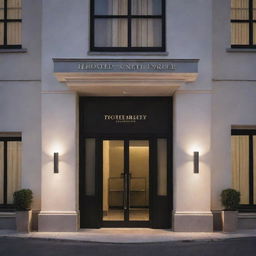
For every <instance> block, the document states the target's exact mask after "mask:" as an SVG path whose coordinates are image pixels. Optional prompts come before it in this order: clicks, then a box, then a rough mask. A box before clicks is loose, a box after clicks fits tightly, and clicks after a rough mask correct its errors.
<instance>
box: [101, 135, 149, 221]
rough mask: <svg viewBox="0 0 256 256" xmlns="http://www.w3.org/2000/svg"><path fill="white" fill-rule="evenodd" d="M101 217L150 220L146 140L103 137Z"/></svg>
mask: <svg viewBox="0 0 256 256" xmlns="http://www.w3.org/2000/svg"><path fill="white" fill-rule="evenodd" d="M102 150H103V164H102V174H103V175H102V177H103V179H102V181H103V182H102V183H103V184H102V185H103V189H102V199H103V200H102V211H103V212H102V220H103V223H105V224H106V225H108V224H111V223H113V222H118V223H120V222H121V223H123V224H128V223H131V222H144V223H146V222H149V220H150V213H149V212H150V211H149V209H150V146H149V140H128V139H127V140H103V143H102Z"/></svg>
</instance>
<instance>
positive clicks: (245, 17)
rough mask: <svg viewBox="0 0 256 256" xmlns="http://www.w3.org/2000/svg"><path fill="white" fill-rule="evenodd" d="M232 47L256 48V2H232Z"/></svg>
mask: <svg viewBox="0 0 256 256" xmlns="http://www.w3.org/2000/svg"><path fill="white" fill-rule="evenodd" d="M231 47H234V48H256V0H231Z"/></svg>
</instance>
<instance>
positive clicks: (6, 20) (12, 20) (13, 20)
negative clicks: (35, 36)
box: [0, 0, 22, 49]
mask: <svg viewBox="0 0 256 256" xmlns="http://www.w3.org/2000/svg"><path fill="white" fill-rule="evenodd" d="M7 2H8V0H4V18H3V19H0V23H3V24H4V41H3V43H4V44H3V45H0V49H21V48H22V45H21V44H15V45H11V44H8V43H7V39H8V38H7V37H8V36H7V24H8V23H11V22H20V23H22V19H8V17H7V12H8V8H7V6H8V5H7Z"/></svg>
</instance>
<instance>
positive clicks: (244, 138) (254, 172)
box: [232, 129, 256, 209]
mask: <svg viewBox="0 0 256 256" xmlns="http://www.w3.org/2000/svg"><path fill="white" fill-rule="evenodd" d="M232 184H233V188H234V189H236V190H238V191H240V193H241V209H250V208H255V209H256V129H255V130H232Z"/></svg>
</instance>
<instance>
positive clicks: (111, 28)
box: [91, 0, 165, 51]
mask: <svg viewBox="0 0 256 256" xmlns="http://www.w3.org/2000/svg"><path fill="white" fill-rule="evenodd" d="M91 50H92V51H165V1H164V0H91Z"/></svg>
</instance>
